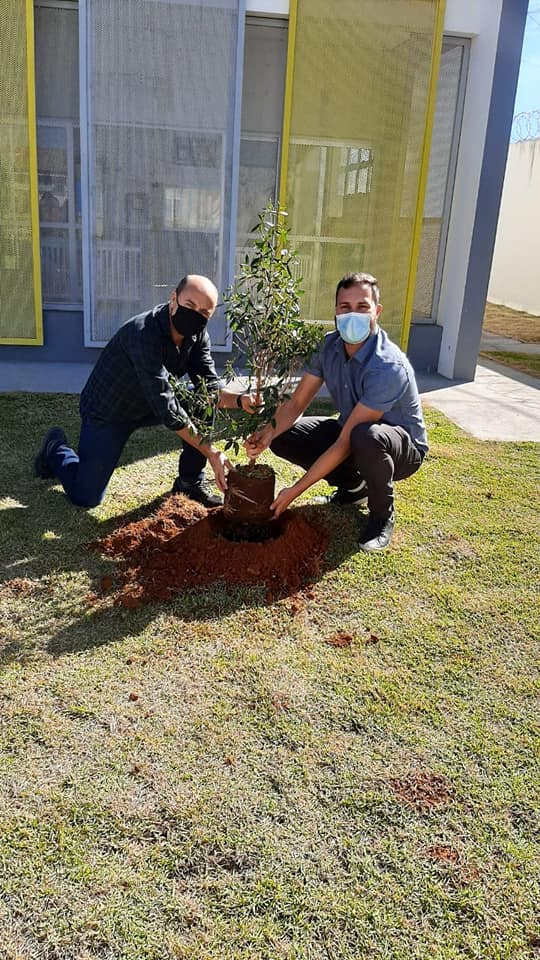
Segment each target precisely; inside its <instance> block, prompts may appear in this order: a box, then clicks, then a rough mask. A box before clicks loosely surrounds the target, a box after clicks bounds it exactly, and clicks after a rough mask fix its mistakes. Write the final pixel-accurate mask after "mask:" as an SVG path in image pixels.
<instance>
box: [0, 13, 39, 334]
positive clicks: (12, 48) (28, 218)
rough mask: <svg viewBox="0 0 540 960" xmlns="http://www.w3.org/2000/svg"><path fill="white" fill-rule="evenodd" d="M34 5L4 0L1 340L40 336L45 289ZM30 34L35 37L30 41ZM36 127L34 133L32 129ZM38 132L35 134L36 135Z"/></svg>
mask: <svg viewBox="0 0 540 960" xmlns="http://www.w3.org/2000/svg"><path fill="white" fill-rule="evenodd" d="M31 37H32V8H31V6H29V5H28V4H26V3H24V2H22V0H2V3H1V4H0V63H1V65H2V70H1V79H0V340H3V341H7V342H10V341H22V342H24V341H28V342H29V343H30V342H40V338H41V293H40V284H39V272H38V271H37V270H36V269H35V267H36V266H37V267H38V266H39V264H38V263H36V262H35V259H34V258H37V259H39V246H38V243H37V239H38V238H37V202H36V201H37V184H36V182H35V180H36V177H35V162H34V164H32V162H31V161H32V159H33V158H34V159H35V124H33V123H32V126H30V124H29V113H30V117H31V119H32V121H33V119H34V109H33V97H34V91H33V89H31V90H30V91H29V88H28V73H27V70H28V57H30V58H32V63H33V57H34V50H33V44H32V42H31ZM29 38H30V41H29ZM30 131H31V133H30ZM31 136H32V139H31Z"/></svg>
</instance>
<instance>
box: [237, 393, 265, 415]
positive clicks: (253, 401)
mask: <svg viewBox="0 0 540 960" xmlns="http://www.w3.org/2000/svg"><path fill="white" fill-rule="evenodd" d="M240 403H241V404H242V410H243V411H244V413H257V410H258V409H259V407H260V406H261V400H260V398H259V399H257V394H256V393H243V394H242V396H241V398H240Z"/></svg>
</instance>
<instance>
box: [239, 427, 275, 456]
mask: <svg viewBox="0 0 540 960" xmlns="http://www.w3.org/2000/svg"><path fill="white" fill-rule="evenodd" d="M273 438H274V428H273V427H272V424H271V423H267V424H266V426H265V427H261V429H260V430H256V432H255V433H252V434H251V436H250V437H248V438H247V440H246V441H245V443H244V447H245V448H246V453H247V455H248V457H249V459H250V460H256V459H257V457H260V455H261V453H264V451H265V450H268V447H269V446H270V444H271V443H272V440H273Z"/></svg>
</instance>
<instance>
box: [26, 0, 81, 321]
mask: <svg viewBox="0 0 540 960" xmlns="http://www.w3.org/2000/svg"><path fill="white" fill-rule="evenodd" d="M35 44H36V107H37V116H38V126H37V160H38V194H39V220H40V247H41V282H42V288H43V301H44V303H74V304H75V303H76V304H79V303H81V302H82V278H81V158H80V138H79V83H78V13H77V9H76V7H75V6H73V8H68V7H67V5H64V6H63V7H60V6H59V7H53V6H36V9H35Z"/></svg>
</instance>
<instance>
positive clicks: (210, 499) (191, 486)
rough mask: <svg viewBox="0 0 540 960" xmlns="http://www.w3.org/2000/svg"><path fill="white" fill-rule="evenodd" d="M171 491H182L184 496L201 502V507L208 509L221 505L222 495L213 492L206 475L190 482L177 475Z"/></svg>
mask: <svg viewBox="0 0 540 960" xmlns="http://www.w3.org/2000/svg"><path fill="white" fill-rule="evenodd" d="M172 492H173V493H183V494H184V496H185V497H189V499H190V500H196V501H197V503H202V505H203V507H208V509H210V507H221V506H222V505H223V497H222V496H221V494H220V493H214V491H213V490H212V488H211V486H210V484H209V482H208V480H207V479H206V477H204V478H203V479H202V480H193V481H192V482H191V483H190V482H189V481H188V480H182V479H181V478H180V477H177V478H176V480H175V481H174V486H173V489H172Z"/></svg>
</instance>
